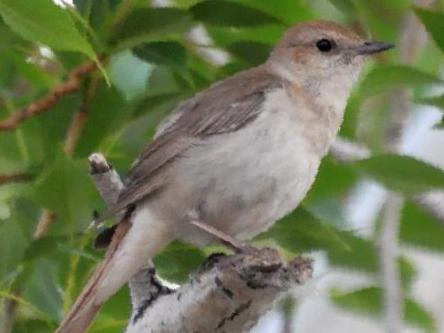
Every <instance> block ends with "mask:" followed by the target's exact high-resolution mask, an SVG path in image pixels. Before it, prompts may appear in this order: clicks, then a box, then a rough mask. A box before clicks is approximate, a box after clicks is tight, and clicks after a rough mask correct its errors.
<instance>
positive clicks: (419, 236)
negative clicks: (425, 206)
mask: <svg viewBox="0 0 444 333" xmlns="http://www.w3.org/2000/svg"><path fill="white" fill-rule="evenodd" d="M399 238H400V240H401V241H402V242H405V243H407V244H409V245H414V246H419V247H422V248H425V249H429V250H433V251H440V252H442V251H444V242H443V239H444V223H443V222H441V221H439V220H438V219H436V218H434V217H433V216H432V215H430V214H428V213H427V212H425V211H424V210H422V209H421V208H419V207H418V206H417V205H415V204H413V203H411V202H407V203H406V204H405V206H404V209H403V212H402V219H401V227H400V232H399Z"/></svg>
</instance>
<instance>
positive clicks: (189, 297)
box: [126, 248, 313, 333]
mask: <svg viewBox="0 0 444 333" xmlns="http://www.w3.org/2000/svg"><path fill="white" fill-rule="evenodd" d="M312 270H313V268H312V262H311V260H308V259H302V258H300V257H297V258H295V259H294V260H292V261H291V262H290V263H288V264H287V263H284V262H283V261H282V259H281V257H280V256H279V255H278V253H277V251H276V250H273V249H268V248H266V249H260V250H254V251H252V252H249V253H243V254H236V255H231V256H226V257H225V256H214V257H210V258H209V260H208V262H207V263H206V265H204V266H203V267H202V268H201V270H200V271H199V272H197V273H196V275H195V276H194V277H192V278H191V280H190V281H188V282H187V283H186V284H184V285H183V286H182V287H180V288H179V289H178V290H176V291H175V292H171V293H170V294H168V295H163V296H162V297H159V298H158V299H157V300H156V301H155V302H153V301H152V300H151V299H149V298H148V299H147V302H143V301H142V303H141V304H142V305H141V306H139V307H138V308H136V309H134V310H135V311H134V312H133V316H132V320H131V322H130V323H129V325H128V327H127V330H126V333H142V332H148V331H149V332H196V333H206V332H215V333H217V332H248V331H249V330H250V329H251V328H252V327H253V326H254V325H255V324H256V323H257V321H258V320H259V318H260V317H261V316H262V315H263V314H264V313H266V312H267V311H268V310H270V309H271V308H272V307H273V305H274V303H275V301H276V299H278V298H279V296H281V295H282V293H283V292H285V291H287V290H288V289H289V288H292V287H294V286H295V285H298V284H301V283H303V282H304V281H306V280H307V279H309V278H310V277H311V274H312ZM139 274H140V275H143V274H144V272H143V271H142V272H140V273H139ZM130 286H132V292H134V293H136V294H137V290H134V286H133V285H132V284H131V283H130ZM139 287H142V290H143V286H139ZM139 304H140V303H139ZM147 306H150V307H149V311H147V309H146V307H147Z"/></svg>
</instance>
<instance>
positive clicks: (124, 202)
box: [101, 67, 281, 219]
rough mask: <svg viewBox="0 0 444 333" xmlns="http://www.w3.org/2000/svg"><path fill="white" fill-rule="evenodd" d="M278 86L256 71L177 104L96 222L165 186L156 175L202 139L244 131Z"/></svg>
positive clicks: (162, 174) (273, 80)
mask: <svg viewBox="0 0 444 333" xmlns="http://www.w3.org/2000/svg"><path fill="white" fill-rule="evenodd" d="M280 85H281V82H280V81H279V79H277V78H276V77H275V76H273V75H272V74H269V73H268V72H267V71H266V70H265V69H263V68H262V67H257V68H255V69H251V70H248V71H245V72H241V73H239V74H237V75H235V76H233V77H231V78H228V79H226V80H224V81H221V82H219V83H216V84H215V85H213V86H211V87H210V88H208V89H207V90H204V91H203V92H200V93H198V94H197V95H195V96H194V97H193V98H191V99H189V100H187V101H185V102H183V103H182V104H180V105H179V106H178V108H177V109H176V110H175V111H173V113H172V114H171V116H170V117H169V118H167V120H166V121H165V122H164V123H163V126H162V125H161V128H160V133H158V135H157V137H156V138H155V139H154V141H153V142H152V143H151V144H150V145H148V147H146V148H145V150H144V151H143V152H142V154H141V155H140V156H139V158H138V160H137V161H136V163H135V164H134V166H133V167H132V169H131V170H130V173H129V176H128V179H127V183H126V187H125V189H124V190H123V191H122V193H121V194H120V195H119V199H118V200H117V202H116V203H115V204H114V205H113V206H112V207H110V209H109V210H108V211H107V212H105V214H104V215H103V216H102V217H101V219H105V218H107V217H110V216H112V215H114V214H116V213H117V212H119V211H121V210H123V209H124V208H126V207H128V206H130V205H131V204H135V203H137V202H138V201H139V200H141V199H142V198H145V197H147V196H148V195H150V194H152V193H153V192H155V191H156V190H159V189H161V188H162V187H163V186H164V185H165V183H166V179H165V175H164V173H163V172H161V171H163V170H164V169H165V167H167V166H168V165H169V164H170V163H173V162H174V160H175V159H176V158H177V157H179V156H181V155H182V154H183V153H184V152H185V151H186V150H187V149H188V148H190V147H191V146H192V145H195V144H198V143H199V142H201V140H203V139H204V138H205V137H206V136H210V135H218V134H223V133H229V132H233V131H236V130H238V129H240V128H242V127H244V126H246V125H247V124H248V123H250V122H251V121H252V120H253V119H255V118H256V117H257V116H258V114H259V113H260V112H261V111H262V107H261V106H262V103H263V102H264V100H265V93H266V92H267V91H269V90H272V89H275V88H277V87H279V86H280Z"/></svg>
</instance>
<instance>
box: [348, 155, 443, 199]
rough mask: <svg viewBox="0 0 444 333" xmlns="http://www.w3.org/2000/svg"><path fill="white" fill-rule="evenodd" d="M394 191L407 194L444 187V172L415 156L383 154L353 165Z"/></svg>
mask: <svg viewBox="0 0 444 333" xmlns="http://www.w3.org/2000/svg"><path fill="white" fill-rule="evenodd" d="M352 166H353V167H354V168H355V169H356V170H357V171H358V172H359V173H361V174H362V175H364V176H368V177H370V178H373V179H375V180H377V181H379V182H380V183H382V184H384V185H386V186H387V187H388V188H390V189H392V190H394V191H401V192H404V193H407V194H414V193H420V192H425V191H428V190H432V189H442V188H444V172H443V171H442V170H441V169H438V168H436V167H434V166H432V165H430V164H427V163H425V162H422V161H420V160H417V159H415V158H413V157H409V156H402V155H392V154H381V155H376V156H373V157H370V158H368V159H366V160H362V161H358V162H355V163H354V164H353V165H352Z"/></svg>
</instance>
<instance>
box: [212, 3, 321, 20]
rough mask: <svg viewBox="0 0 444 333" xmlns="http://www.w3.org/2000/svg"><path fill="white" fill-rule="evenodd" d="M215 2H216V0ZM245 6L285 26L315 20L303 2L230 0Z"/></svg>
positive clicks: (310, 9)
mask: <svg viewBox="0 0 444 333" xmlns="http://www.w3.org/2000/svg"><path fill="white" fill-rule="evenodd" d="M216 1H217V0H216ZM232 1H235V2H237V3H240V4H242V5H245V6H250V7H252V8H255V9H257V10H261V11H263V12H264V13H267V14H269V15H272V16H273V17H276V18H278V19H280V20H282V21H283V22H285V24H287V25H293V24H295V22H298V21H307V20H310V19H315V18H316V15H315V13H314V12H313V9H312V8H311V7H310V5H309V3H307V2H306V1H304V0H279V1H270V0H232Z"/></svg>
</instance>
